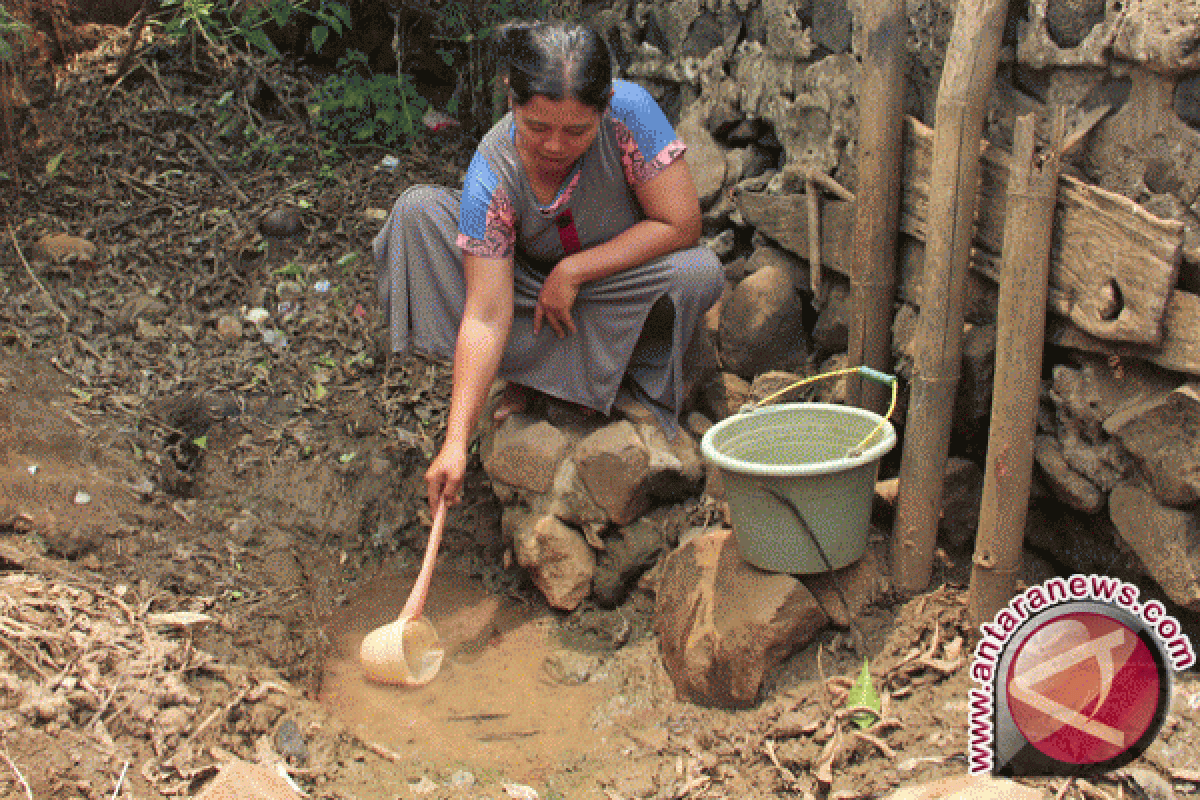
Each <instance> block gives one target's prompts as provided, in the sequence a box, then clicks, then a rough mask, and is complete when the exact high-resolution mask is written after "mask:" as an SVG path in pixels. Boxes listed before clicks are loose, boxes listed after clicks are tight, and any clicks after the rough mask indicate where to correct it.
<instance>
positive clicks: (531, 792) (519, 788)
mask: <svg viewBox="0 0 1200 800" xmlns="http://www.w3.org/2000/svg"><path fill="white" fill-rule="evenodd" d="M504 793H505V794H507V795H508V796H509V797H511V798H513V800H538V793H537V789H534V788H533V787H532V786H525V785H523V784H520V783H506V784H504Z"/></svg>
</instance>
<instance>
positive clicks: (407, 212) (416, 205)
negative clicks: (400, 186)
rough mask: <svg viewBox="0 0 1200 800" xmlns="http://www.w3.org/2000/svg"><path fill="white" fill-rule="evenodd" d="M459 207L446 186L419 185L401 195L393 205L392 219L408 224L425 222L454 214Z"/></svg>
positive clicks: (409, 188) (411, 187)
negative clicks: (454, 208) (454, 210)
mask: <svg viewBox="0 0 1200 800" xmlns="http://www.w3.org/2000/svg"><path fill="white" fill-rule="evenodd" d="M456 205H457V203H456V200H455V198H454V194H453V192H451V191H450V190H449V189H447V188H446V187H444V186H433V185H430V184H417V185H416V186H410V187H408V188H407V189H405V190H404V191H403V192H401V193H400V196H399V197H397V198H396V202H395V203H394V204H393V205H392V218H393V219H395V220H402V221H404V222H406V223H411V222H417V221H423V220H426V219H431V218H437V217H440V216H445V215H447V214H452V213H453V207H455V206H456Z"/></svg>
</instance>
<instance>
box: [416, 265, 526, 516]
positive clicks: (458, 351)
mask: <svg viewBox="0 0 1200 800" xmlns="http://www.w3.org/2000/svg"><path fill="white" fill-rule="evenodd" d="M463 269H464V271H465V274H466V281H467V298H466V306H465V308H464V309H463V318H462V322H461V324H460V325H459V328H458V339H457V343H456V345H455V349H454V387H453V390H452V393H451V396H450V413H449V416H448V417H447V419H446V438H445V441H444V442H443V443H442V449H441V451H440V452H439V453H438V455H437V457H436V458H435V459H434V460H433V463H432V464H431V465H430V467H429V470H428V471H427V472H426V473H425V480H426V484H427V487H428V491H429V503H430V506H431V507H436V506H437V503H438V500H439V499H440V498H441V497H442V496H443V495H445V496H446V498H447V500H452V499H453V498H454V497H456V496H457V494H458V491H459V489H460V488H461V486H462V479H463V475H464V474H465V473H466V464H467V448H468V446H469V445H470V443H471V437H472V435H473V434H474V431H475V425H476V424H477V423H478V422H479V415H480V413H481V412H482V409H483V404H484V401H485V400H486V399H487V393H488V389H489V388H490V387H491V385H492V381H493V380H495V377H496V372H497V370H498V369H499V367H500V359H501V357H502V356H503V355H504V348H505V345H506V344H507V343H508V334H509V331H510V330H511V328H512V319H513V261H512V258H480V257H479V256H473V255H469V254H468V255H464V257H463Z"/></svg>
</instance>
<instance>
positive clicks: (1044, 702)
mask: <svg viewBox="0 0 1200 800" xmlns="http://www.w3.org/2000/svg"><path fill="white" fill-rule="evenodd" d="M1160 681H1161V678H1160V676H1159V669H1158V663H1157V662H1156V661H1155V659H1154V655H1153V653H1152V652H1151V650H1150V648H1149V647H1148V646H1147V645H1146V642H1144V641H1143V640H1142V638H1141V637H1140V636H1139V635H1138V633H1137V632H1136V631H1134V630H1132V629H1130V628H1129V627H1128V626H1127V625H1125V624H1123V623H1122V622H1120V621H1118V620H1116V619H1113V618H1112V617H1109V616H1106V615H1104V614H1099V613H1093V612H1086V611H1080V612H1075V613H1069V614H1063V615H1062V616H1058V617H1055V618H1054V619H1052V620H1049V621H1048V622H1046V623H1044V624H1043V625H1041V626H1039V627H1038V628H1036V629H1035V630H1034V631H1033V632H1032V633H1031V634H1030V635H1029V636H1028V637H1026V639H1025V640H1024V641H1023V642H1021V644H1020V647H1019V649H1018V650H1017V653H1016V656H1015V657H1014V658H1013V660H1012V663H1011V666H1010V667H1009V670H1008V683H1007V694H1008V703H1009V709H1010V711H1011V714H1012V719H1013V722H1014V723H1015V724H1016V726H1017V728H1018V729H1019V730H1020V731H1021V734H1022V735H1023V736H1024V737H1025V739H1026V740H1027V741H1028V742H1029V743H1030V744H1031V745H1033V746H1034V747H1036V748H1037V749H1038V750H1040V751H1041V752H1042V753H1044V754H1045V755H1047V756H1049V757H1050V758H1053V759H1055V760H1056V761H1059V762H1062V763H1066V764H1079V765H1088V764H1099V763H1102V762H1105V761H1109V760H1112V759H1114V758H1117V757H1119V756H1120V755H1122V754H1123V753H1125V752H1126V751H1128V750H1130V749H1131V748H1133V747H1134V746H1135V745H1137V744H1138V742H1139V740H1140V739H1141V738H1142V736H1143V735H1144V734H1145V733H1146V731H1147V730H1148V729H1149V728H1150V726H1151V725H1152V724H1153V723H1154V722H1155V720H1156V716H1157V714H1158V710H1159V708H1158V707H1159V702H1160V691H1161V685H1160Z"/></svg>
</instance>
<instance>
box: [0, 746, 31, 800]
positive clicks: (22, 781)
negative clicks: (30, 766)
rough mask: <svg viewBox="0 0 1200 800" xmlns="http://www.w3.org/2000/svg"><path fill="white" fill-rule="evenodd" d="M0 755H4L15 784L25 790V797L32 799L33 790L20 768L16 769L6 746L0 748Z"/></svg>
mask: <svg viewBox="0 0 1200 800" xmlns="http://www.w3.org/2000/svg"><path fill="white" fill-rule="evenodd" d="M0 756H4V761H5V763H7V764H8V768H9V769H10V770H12V774H13V775H15V776H16V778H17V785H18V786H20V787H21V788H22V789H24V790H25V797H27V798H28V800H33V790H32V789H30V788H29V782H28V781H26V780H25V776H24V775H22V774H21V770H20V769H18V768H17V765H16V764H15V763H14V762H13V760H12V756H10V755H9V754H8V747H7V746H6V747H5V748H4V749H3V750H0Z"/></svg>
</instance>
